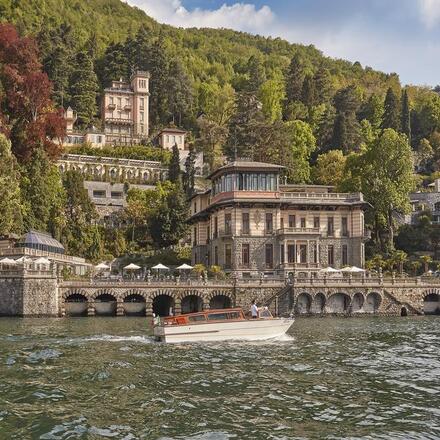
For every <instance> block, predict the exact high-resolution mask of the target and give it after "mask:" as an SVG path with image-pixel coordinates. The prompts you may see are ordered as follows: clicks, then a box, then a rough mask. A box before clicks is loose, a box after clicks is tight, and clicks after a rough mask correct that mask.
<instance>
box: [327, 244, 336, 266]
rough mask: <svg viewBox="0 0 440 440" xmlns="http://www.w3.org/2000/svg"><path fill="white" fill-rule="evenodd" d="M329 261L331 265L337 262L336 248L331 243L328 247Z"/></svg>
mask: <svg viewBox="0 0 440 440" xmlns="http://www.w3.org/2000/svg"><path fill="white" fill-rule="evenodd" d="M327 261H328V265H329V266H333V265H334V264H335V248H334V246H333V245H332V244H329V245H328V248H327Z"/></svg>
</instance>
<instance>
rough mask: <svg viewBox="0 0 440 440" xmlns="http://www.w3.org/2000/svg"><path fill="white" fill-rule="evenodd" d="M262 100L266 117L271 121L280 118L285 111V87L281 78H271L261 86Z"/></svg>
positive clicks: (260, 94)
mask: <svg viewBox="0 0 440 440" xmlns="http://www.w3.org/2000/svg"><path fill="white" fill-rule="evenodd" d="M259 96H260V101H261V104H262V110H263V113H264V116H265V117H266V119H267V120H268V121H270V122H274V121H277V120H280V119H281V117H282V112H283V105H282V103H283V100H284V88H283V83H282V82H281V80H280V79H271V80H268V81H266V82H264V83H263V84H262V85H261V87H260V92H259Z"/></svg>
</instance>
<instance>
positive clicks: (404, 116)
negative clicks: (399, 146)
mask: <svg viewBox="0 0 440 440" xmlns="http://www.w3.org/2000/svg"><path fill="white" fill-rule="evenodd" d="M400 126H401V128H402V133H404V134H406V137H407V138H408V142H409V143H410V144H411V108H410V104H409V98H408V92H407V90H406V89H405V90H404V91H403V93H402V113H401V123H400Z"/></svg>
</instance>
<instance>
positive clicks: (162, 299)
mask: <svg viewBox="0 0 440 440" xmlns="http://www.w3.org/2000/svg"><path fill="white" fill-rule="evenodd" d="M152 307H153V313H154V314H155V315H156V316H170V315H171V314H174V308H175V300H174V297H173V296H171V295H169V294H167V293H163V294H159V295H155V296H154V298H153V303H152Z"/></svg>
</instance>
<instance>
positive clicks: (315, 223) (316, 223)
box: [313, 217, 321, 228]
mask: <svg viewBox="0 0 440 440" xmlns="http://www.w3.org/2000/svg"><path fill="white" fill-rule="evenodd" d="M313 227H314V228H319V227H321V222H320V220H319V217H313Z"/></svg>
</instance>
